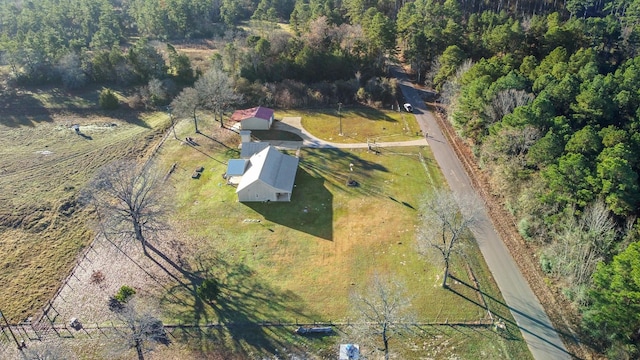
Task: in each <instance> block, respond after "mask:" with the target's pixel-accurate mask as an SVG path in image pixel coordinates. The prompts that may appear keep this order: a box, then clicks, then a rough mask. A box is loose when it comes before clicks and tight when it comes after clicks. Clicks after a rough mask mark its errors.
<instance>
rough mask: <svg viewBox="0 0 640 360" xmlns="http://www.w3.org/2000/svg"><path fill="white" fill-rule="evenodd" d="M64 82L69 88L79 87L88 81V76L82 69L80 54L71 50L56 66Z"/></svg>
mask: <svg viewBox="0 0 640 360" xmlns="http://www.w3.org/2000/svg"><path fill="white" fill-rule="evenodd" d="M56 70H57V71H58V74H59V75H60V79H61V80H62V84H63V85H64V87H65V88H67V89H79V88H81V87H83V86H84V85H85V84H86V83H87V76H86V75H85V73H84V71H82V66H81V61H80V56H78V54H76V53H73V52H70V53H68V54H66V55H64V56H63V57H61V58H60V60H59V61H58V64H57V66H56Z"/></svg>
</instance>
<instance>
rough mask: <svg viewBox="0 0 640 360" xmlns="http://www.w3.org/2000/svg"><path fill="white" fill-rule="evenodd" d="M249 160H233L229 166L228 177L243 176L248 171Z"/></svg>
mask: <svg viewBox="0 0 640 360" xmlns="http://www.w3.org/2000/svg"><path fill="white" fill-rule="evenodd" d="M248 163H249V160H247V159H231V160H229V163H228V164H227V176H241V175H242V174H244V171H245V170H246V169H247V164H248Z"/></svg>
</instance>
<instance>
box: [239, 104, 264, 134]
mask: <svg viewBox="0 0 640 360" xmlns="http://www.w3.org/2000/svg"><path fill="white" fill-rule="evenodd" d="M231 120H232V121H236V122H239V123H240V128H241V129H242V130H269V129H271V125H273V120H274V111H273V109H269V108H266V107H262V106H258V107H254V108H251V109H244V110H236V111H235V112H234V113H233V115H231Z"/></svg>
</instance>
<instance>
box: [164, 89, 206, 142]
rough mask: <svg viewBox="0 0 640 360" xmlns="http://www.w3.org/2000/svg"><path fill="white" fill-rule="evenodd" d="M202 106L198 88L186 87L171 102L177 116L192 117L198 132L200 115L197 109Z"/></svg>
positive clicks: (173, 112) (173, 111)
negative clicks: (198, 115)
mask: <svg viewBox="0 0 640 360" xmlns="http://www.w3.org/2000/svg"><path fill="white" fill-rule="evenodd" d="M199 108H200V100H199V97H198V91H196V89H194V88H191V87H188V88H184V89H183V90H182V92H180V94H178V96H176V97H175V98H174V99H173V101H172V102H171V109H172V114H173V115H175V116H176V118H178V119H179V118H182V117H190V118H192V119H193V123H194V125H195V127H196V134H197V133H198V132H199V130H198V117H197V114H196V111H198V109H199Z"/></svg>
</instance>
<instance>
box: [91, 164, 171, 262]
mask: <svg viewBox="0 0 640 360" xmlns="http://www.w3.org/2000/svg"><path fill="white" fill-rule="evenodd" d="M160 180H161V177H160V175H159V174H158V173H157V172H155V171H154V170H153V169H152V167H151V166H145V167H141V166H139V165H138V164H136V163H135V162H133V161H118V162H113V163H111V164H109V165H107V166H105V167H103V168H102V169H101V170H100V171H98V173H97V174H96V176H95V177H94V179H93V180H92V181H91V182H90V183H89V185H88V186H87V188H86V190H85V191H83V195H82V196H83V197H85V198H86V199H87V200H88V201H89V202H91V203H92V204H93V205H94V206H95V207H96V209H97V211H98V215H99V218H100V228H101V231H104V232H105V233H110V234H114V235H118V237H119V238H122V239H134V240H136V241H138V242H139V243H140V244H141V245H142V250H143V252H144V254H145V255H148V253H147V246H146V245H147V241H148V238H149V237H150V236H152V235H154V234H156V233H157V232H158V231H159V230H161V229H162V227H163V226H162V225H163V222H162V218H163V216H164V214H165V212H166V207H165V206H163V204H162V201H161V198H162V192H161V187H160V185H161V182H160Z"/></svg>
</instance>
